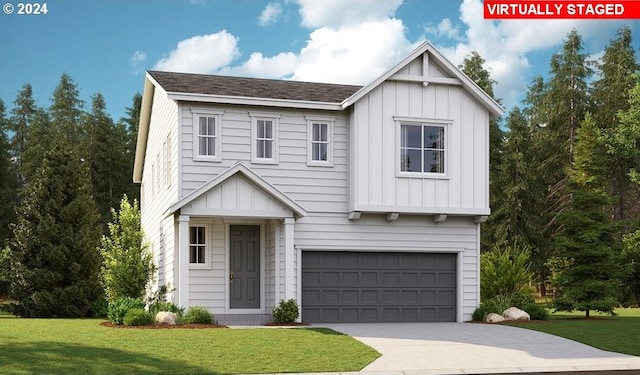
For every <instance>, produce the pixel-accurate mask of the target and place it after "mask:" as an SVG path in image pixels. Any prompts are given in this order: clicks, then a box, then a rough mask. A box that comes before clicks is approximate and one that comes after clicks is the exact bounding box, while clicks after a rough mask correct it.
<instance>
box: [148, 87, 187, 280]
mask: <svg viewBox="0 0 640 375" xmlns="http://www.w3.org/2000/svg"><path fill="white" fill-rule="evenodd" d="M177 108H178V106H177V105H176V103H175V102H173V101H172V100H169V99H167V97H166V93H165V92H164V91H163V90H162V89H160V88H156V89H155V93H154V96H153V110H152V113H151V120H150V121H151V124H150V126H149V135H148V140H147V149H146V154H145V159H144V169H143V174H142V187H141V189H142V190H144V191H142V192H141V202H140V206H141V210H142V220H141V222H142V229H143V230H144V233H145V235H146V239H147V240H148V242H149V244H150V245H151V249H152V251H153V254H154V262H155V264H156V266H157V267H158V275H157V277H156V279H155V283H156V285H155V287H157V286H158V285H166V284H170V286H171V289H173V288H175V287H176V285H177V283H176V280H175V277H176V271H177V270H176V266H175V261H174V259H175V256H174V255H175V252H174V248H175V242H176V238H175V233H176V231H175V224H174V221H173V218H167V217H165V211H166V210H167V208H168V206H169V204H170V203H171V202H173V201H175V200H176V199H177V197H178V188H177V177H178V172H177V170H178V161H177V155H178V149H177V141H176V140H177V129H176V126H175V124H176V123H177V121H178V117H177ZM167 140H169V142H168V143H167ZM165 145H166V146H165ZM164 147H168V150H167V149H166V148H164ZM167 151H168V152H167ZM167 154H169V159H170V160H169V162H168V163H167V160H166V157H167ZM158 160H160V163H159V164H160V165H157V164H158ZM152 165H153V166H154V167H155V170H156V173H151V171H152ZM166 166H168V168H166ZM167 169H168V170H167ZM163 170H166V172H162V171H163Z"/></svg>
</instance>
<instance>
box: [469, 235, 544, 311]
mask: <svg viewBox="0 0 640 375" xmlns="http://www.w3.org/2000/svg"><path fill="white" fill-rule="evenodd" d="M530 252H531V248H530V247H529V246H521V245H519V244H518V243H514V244H513V245H506V246H494V248H493V249H492V250H491V251H489V252H486V253H483V254H482V256H481V258H480V281H481V282H480V296H481V298H482V299H483V300H487V299H490V298H493V297H495V296H498V295H504V296H515V295H520V294H525V293H529V294H532V290H531V282H532V280H533V272H532V271H531V269H530V264H531V263H530V261H529V253H530Z"/></svg>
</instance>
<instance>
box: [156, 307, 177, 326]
mask: <svg viewBox="0 0 640 375" xmlns="http://www.w3.org/2000/svg"><path fill="white" fill-rule="evenodd" d="M177 319H178V314H176V313H172V312H170V311H160V312H158V313H157V314H156V322H158V323H160V324H168V325H170V326H172V325H175V324H176V320H177Z"/></svg>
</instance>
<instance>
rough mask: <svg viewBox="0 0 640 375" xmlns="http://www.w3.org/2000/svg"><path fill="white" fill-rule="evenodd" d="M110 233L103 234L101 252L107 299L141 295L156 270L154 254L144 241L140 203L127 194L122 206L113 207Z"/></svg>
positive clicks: (102, 274)
mask: <svg viewBox="0 0 640 375" xmlns="http://www.w3.org/2000/svg"><path fill="white" fill-rule="evenodd" d="M111 213H112V215H113V219H112V221H111V222H110V223H109V235H108V236H102V240H101V241H100V244H101V247H100V252H101V253H102V256H103V258H104V263H103V265H102V270H101V280H102V285H103V287H104V289H105V292H106V295H107V298H108V300H110V301H113V300H115V299H117V298H119V297H132V298H139V297H142V296H143V295H144V293H145V289H146V287H147V285H148V284H149V282H150V281H151V280H152V278H153V275H154V273H155V266H154V264H153V254H152V253H151V251H149V246H148V245H147V244H146V243H145V241H144V233H143V231H142V227H141V224H140V208H139V207H138V202H137V201H135V200H134V201H133V205H131V203H129V199H128V198H127V196H126V195H125V196H124V197H123V198H122V200H121V201H120V209H119V211H117V212H116V210H114V209H112V210H111Z"/></svg>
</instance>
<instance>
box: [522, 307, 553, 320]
mask: <svg viewBox="0 0 640 375" xmlns="http://www.w3.org/2000/svg"><path fill="white" fill-rule="evenodd" d="M522 310H524V311H526V312H527V313H528V314H529V317H530V318H531V319H532V320H548V319H549V311H547V309H545V308H544V307H543V306H540V305H538V304H537V303H530V304H528V305H526V306H525V307H524V308H523V309H522Z"/></svg>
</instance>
